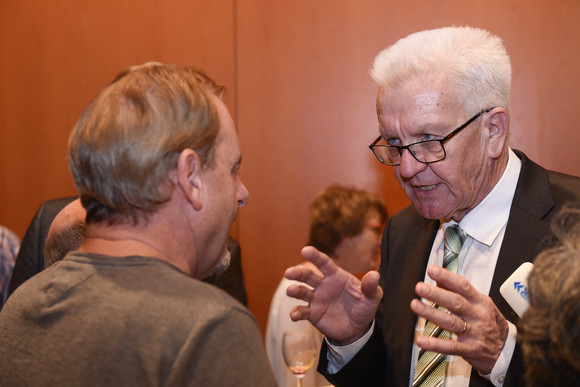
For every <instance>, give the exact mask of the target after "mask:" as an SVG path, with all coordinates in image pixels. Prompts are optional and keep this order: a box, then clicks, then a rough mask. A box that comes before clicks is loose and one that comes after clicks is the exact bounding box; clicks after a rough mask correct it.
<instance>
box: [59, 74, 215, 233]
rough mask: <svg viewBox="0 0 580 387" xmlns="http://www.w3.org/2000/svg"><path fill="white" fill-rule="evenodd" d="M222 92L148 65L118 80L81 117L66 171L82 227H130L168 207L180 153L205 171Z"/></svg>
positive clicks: (205, 81)
mask: <svg viewBox="0 0 580 387" xmlns="http://www.w3.org/2000/svg"><path fill="white" fill-rule="evenodd" d="M223 91H224V88H223V87H221V86H218V85H216V84H215V83H214V82H213V81H212V80H211V79H210V78H209V77H207V76H206V75H205V74H203V73H202V72H200V71H196V70H193V69H190V68H186V67H180V66H172V65H165V64H160V63H147V64H144V65H141V66H136V67H131V68H129V69H127V70H126V71H124V72H123V73H121V74H119V75H118V76H117V78H115V80H114V81H113V82H112V83H111V84H109V86H107V87H106V88H105V89H104V90H103V91H102V92H101V93H100V94H99V95H98V96H97V97H96V98H95V99H94V100H93V101H92V102H91V103H90V104H89V106H88V107H87V108H86V109H85V110H84V111H83V113H82V114H81V116H80V118H79V120H78V121H77V123H76V125H75V127H74V128H73V131H72V133H71V136H70V139H69V146H68V159H69V167H70V170H71V173H72V175H73V179H74V181H75V185H76V187H77V190H78V192H79V194H80V196H81V201H82V203H83V206H84V207H85V208H86V210H87V218H86V221H87V224H90V223H93V222H101V221H106V222H108V223H115V222H118V221H120V220H132V221H133V222H137V221H138V220H139V219H140V218H146V217H147V215H148V214H151V213H153V212H155V211H156V209H158V208H159V206H161V205H163V203H165V202H167V201H168V200H169V199H170V196H169V195H170V192H171V190H170V188H171V181H170V180H169V172H170V171H171V170H172V169H173V168H174V167H175V164H176V161H177V157H178V155H179V153H180V152H181V151H183V150H184V149H187V148H191V149H193V150H195V151H196V152H197V153H198V155H199V156H200V158H201V161H202V163H203V164H204V165H205V164H211V163H212V155H213V147H214V143H215V139H216V137H217V134H218V131H219V120H218V114H217V111H216V108H215V106H214V103H213V101H212V97H211V95H214V96H217V97H221V95H222V93H223Z"/></svg>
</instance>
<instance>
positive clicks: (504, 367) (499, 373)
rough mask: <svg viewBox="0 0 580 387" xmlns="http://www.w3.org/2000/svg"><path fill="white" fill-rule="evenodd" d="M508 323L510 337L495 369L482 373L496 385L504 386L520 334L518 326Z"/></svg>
mask: <svg viewBox="0 0 580 387" xmlns="http://www.w3.org/2000/svg"><path fill="white" fill-rule="evenodd" d="M507 323H508V326H509V333H508V337H507V340H506V342H505V345H504V346H503V349H502V350H501V353H500V355H499V357H498V358H497V361H496V362H495V365H494V366H493V369H492V370H491V374H488V375H481V374H480V375H481V376H482V377H484V378H486V379H487V380H489V381H490V382H491V383H492V384H493V385H494V386H498V387H501V386H503V383H504V382H505V377H506V374H507V371H508V368H509V366H510V362H511V361H512V356H513V355H514V350H515V348H516V336H517V334H518V330H517V328H516V326H515V325H514V324H512V323H511V322H509V321H508V322H507Z"/></svg>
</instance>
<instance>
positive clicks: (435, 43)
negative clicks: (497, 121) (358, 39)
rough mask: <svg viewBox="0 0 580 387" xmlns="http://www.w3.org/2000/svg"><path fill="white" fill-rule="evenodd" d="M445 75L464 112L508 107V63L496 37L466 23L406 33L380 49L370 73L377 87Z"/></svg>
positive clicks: (508, 60) (500, 42)
mask: <svg viewBox="0 0 580 387" xmlns="http://www.w3.org/2000/svg"><path fill="white" fill-rule="evenodd" d="M441 74H445V75H447V76H449V77H450V79H451V80H453V82H454V88H455V89H456V90H457V92H458V98H459V100H460V101H462V102H463V103H464V107H465V109H466V110H467V111H474V112H475V111H479V110H481V109H483V108H489V107H493V106H502V107H504V108H505V109H506V110H509V94H510V87H511V65H510V59H509V56H508V54H507V52H506V50H505V48H504V47H503V43H502V41H501V39H500V38H499V37H497V36H494V35H492V34H491V33H489V32H488V31H485V30H482V29H478V28H471V27H445V28H439V29H434V30H427V31H421V32H417V33H414V34H411V35H409V36H407V37H405V38H403V39H401V40H399V41H398V42H397V43H395V44H393V45H392V46H390V47H388V48H386V49H385V50H383V51H382V52H380V53H379V54H378V55H377V57H376V58H375V60H374V63H373V65H372V68H371V76H372V78H373V80H374V81H375V82H376V83H377V85H379V86H381V87H387V88H388V87H393V86H395V85H397V84H398V83H399V82H402V81H405V80H408V79H412V78H416V77H422V76H431V75H441Z"/></svg>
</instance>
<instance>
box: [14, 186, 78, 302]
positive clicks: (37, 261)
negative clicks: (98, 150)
mask: <svg viewBox="0 0 580 387" xmlns="http://www.w3.org/2000/svg"><path fill="white" fill-rule="evenodd" d="M75 198H76V197H74V196H73V197H66V198H58V199H52V200H48V201H46V202H44V203H42V205H41V206H40V207H39V208H38V210H37V211H36V214H35V215H34V218H33V219H32V221H31V222H30V225H29V226H28V229H27V230H26V233H25V234H24V238H23V239H22V243H21V245H20V250H19V251H18V255H17V256H16V262H15V263H14V271H13V272H12V278H11V279H10V286H9V287H8V297H10V295H11V294H12V293H13V292H14V290H16V288H18V287H19V286H20V285H22V284H23V283H24V282H25V281H26V280H28V279H29V278H30V277H32V276H33V275H35V274H37V273H40V272H41V271H42V270H43V269H44V243H45V239H46V235H47V233H48V228H49V227H50V224H51V223H52V220H53V219H54V217H55V216H56V214H58V212H59V211H60V210H62V209H63V208H64V207H65V206H66V205H67V204H69V203H70V202H72V201H73V200H75Z"/></svg>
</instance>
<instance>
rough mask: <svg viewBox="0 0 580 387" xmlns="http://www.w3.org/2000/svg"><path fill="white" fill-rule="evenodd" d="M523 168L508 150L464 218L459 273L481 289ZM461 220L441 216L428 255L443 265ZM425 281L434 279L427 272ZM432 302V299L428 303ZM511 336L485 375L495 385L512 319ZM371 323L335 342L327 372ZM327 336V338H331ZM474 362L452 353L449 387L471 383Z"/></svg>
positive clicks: (508, 354)
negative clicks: (446, 242)
mask: <svg viewBox="0 0 580 387" xmlns="http://www.w3.org/2000/svg"><path fill="white" fill-rule="evenodd" d="M520 169H521V161H520V160H519V159H518V157H517V156H516V155H515V153H514V152H513V151H512V150H511V149H510V150H509V159H508V163H507V166H506V169H505V171H504V173H503V174H502V177H501V178H500V180H499V181H498V183H497V184H496V185H495V187H494V188H493V190H492V191H491V192H490V193H489V194H488V195H487V196H486V197H485V198H484V199H483V200H482V201H481V203H479V204H478V205H477V207H475V208H474V209H473V210H471V211H470V212H469V213H468V214H467V215H465V216H464V217H463V219H461V222H459V226H460V227H461V228H462V229H463V231H465V233H466V234H467V236H468V237H467V239H466V240H465V243H464V244H463V247H462V249H461V253H460V254H459V267H458V269H457V273H458V274H460V275H461V276H463V277H465V278H466V279H467V280H468V281H469V282H470V283H471V284H472V285H473V287H474V288H475V289H477V290H478V291H479V292H480V293H483V294H489V290H490V287H491V282H492V279H493V273H494V271H495V265H496V263H497V258H498V255H499V250H500V248H501V244H502V241H503V237H504V234H505V228H506V225H507V221H508V217H509V213H510V208H511V203H512V200H513V197H514V194H515V190H516V185H517V182H518V177H519V174H520ZM452 224H456V222H455V221H453V220H450V221H447V222H444V223H443V221H442V223H441V225H440V227H439V230H438V231H437V235H436V236H435V241H434V242H433V247H432V249H431V254H430V256H429V264H430V265H438V266H443V233H444V231H445V228H447V227H448V226H450V225H452ZM425 282H426V283H428V284H432V285H435V282H434V281H433V280H432V279H431V278H429V277H428V275H427V274H425ZM429 304H430V303H429ZM508 325H509V335H508V339H507V341H506V343H505V345H504V347H503V350H502V353H501V355H500V357H499V358H498V360H497V362H496V364H495V366H494V368H493V370H492V372H491V374H489V375H482V376H484V377H485V378H487V379H488V380H490V381H491V382H492V383H493V384H494V385H496V386H502V385H503V382H504V378H505V374H506V372H507V370H508V367H509V363H510V361H511V358H512V355H513V351H514V348H515V345H516V333H517V331H516V327H515V326H514V325H513V324H512V323H510V322H509V321H508ZM424 326H425V319H423V318H419V319H418V321H417V326H416V328H415V333H416V334H422V332H423V327H424ZM373 328H374V323H373V326H372V328H371V329H370V330H369V331H368V332H367V334H366V335H365V336H363V337H362V338H361V339H359V340H358V341H357V342H355V343H352V344H350V345H348V346H344V347H340V346H335V345H332V344H330V343H328V344H329V348H330V350H329V351H328V360H329V367H328V371H329V372H331V373H336V372H338V371H339V370H340V368H342V366H344V364H346V363H347V362H348V361H349V360H350V359H352V357H354V355H355V354H356V353H357V352H358V351H359V350H360V348H362V346H363V345H364V344H365V343H366V342H367V341H368V340H369V338H370V336H371V334H372V329H373ZM327 341H328V340H327ZM418 353H419V347H418V346H417V345H416V344H414V345H413V351H412V359H411V370H410V375H409V386H411V384H412V381H413V377H414V374H415V365H416V363H417V357H418ZM470 374H471V365H469V363H467V362H466V361H465V360H464V359H463V358H461V357H460V356H450V358H449V366H448V370H447V377H446V381H445V385H446V386H447V387H459V386H468V385H469V377H470Z"/></svg>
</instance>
